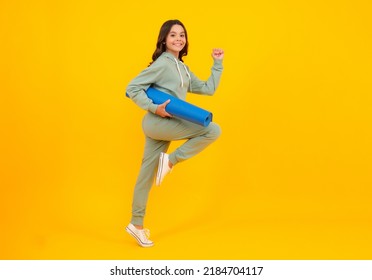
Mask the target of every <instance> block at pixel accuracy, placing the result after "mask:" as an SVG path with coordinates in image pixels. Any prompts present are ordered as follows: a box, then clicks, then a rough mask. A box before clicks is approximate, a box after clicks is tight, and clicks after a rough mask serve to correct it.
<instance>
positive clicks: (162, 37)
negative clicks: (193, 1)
mask: <svg viewBox="0 0 372 280" xmlns="http://www.w3.org/2000/svg"><path fill="white" fill-rule="evenodd" d="M176 24H178V25H181V26H182V28H183V30H185V38H186V44H185V46H184V47H183V49H182V50H181V51H180V53H179V55H178V59H179V60H181V61H182V62H183V60H182V57H183V56H186V55H187V51H188V49H189V40H188V38H187V31H186V28H185V26H184V25H183V23H182V22H181V21H179V20H178V19H172V20H168V21H166V22H164V23H163V25H162V26H161V28H160V32H159V36H158V41H157V42H156V49H155V51H154V54H153V55H152V62H151V63H150V65H151V64H152V63H153V62H154V61H155V60H157V59H158V57H159V56H160V55H161V54H162V53H163V52H165V51H166V46H165V41H166V39H167V36H168V34H169V32H170V31H171V29H172V26H173V25H176Z"/></svg>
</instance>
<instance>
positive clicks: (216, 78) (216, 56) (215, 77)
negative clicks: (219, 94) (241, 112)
mask: <svg viewBox="0 0 372 280" xmlns="http://www.w3.org/2000/svg"><path fill="white" fill-rule="evenodd" d="M212 57H213V61H214V63H213V66H212V69H211V75H210V76H209V78H208V80H206V81H202V80H200V79H199V78H198V77H196V76H195V75H194V74H193V73H192V72H190V76H191V84H190V87H189V91H190V92H192V93H199V94H205V95H213V94H214V92H215V91H216V89H217V86H218V84H219V82H220V78H221V74H222V70H223V66H222V60H223V57H224V51H223V50H222V49H213V52H212Z"/></svg>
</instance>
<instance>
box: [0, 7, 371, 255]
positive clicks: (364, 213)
mask: <svg viewBox="0 0 372 280" xmlns="http://www.w3.org/2000/svg"><path fill="white" fill-rule="evenodd" d="M242 3H243V2H241V1H227V2H226V1H210V0H207V1H195V0H190V1H179V2H163V3H162V4H160V2H154V1H148V0H145V1H72V0H67V1H17V0H15V1H5V0H2V1H1V9H0V28H1V30H0V63H1V64H0V65H1V68H0V71H1V72H0V91H1V102H0V104H1V108H0V109H1V111H0V117H1V118H0V123H1V140H0V141H1V142H0V144H1V145H0V151H1V156H0V164H1V166H0V172H1V173H0V174H1V177H0V178H1V182H0V183H1V197H0V213H1V224H0V227H1V228H0V258H1V259H371V258H372V224H371V222H372V221H371V215H372V207H371V205H372V203H371V202H372V201H371V197H372V190H371V186H372V175H371V174H372V162H371V160H372V147H371V140H372V137H371V136H372V132H371V121H372V110H371V108H372V97H371V93H372V79H371V77H372V70H371V69H372V67H371V65H372V52H371V50H372V40H371V38H372V31H371V30H372V22H371V12H372V9H371V6H370V4H369V1H366V0H364V1H362V0H354V1H343V0H342V1H324V0H315V1H305V3H303V2H301V1H294V0H287V1H272V0H264V1H251V2H247V3H245V4H244V6H241V5H242ZM173 18H178V19H180V20H181V21H183V23H184V24H185V25H186V28H187V30H188V33H189V43H190V48H189V56H188V57H186V58H185V62H186V63H187V64H188V65H189V66H190V68H191V69H192V71H193V72H194V73H195V74H197V75H198V76H199V77H200V78H207V77H208V75H209V71H210V70H209V69H210V67H211V65H212V59H211V57H210V53H211V49H212V48H213V47H221V48H224V49H225V60H224V66H225V70H224V73H223V77H222V81H221V85H220V87H219V88H218V91H217V93H216V94H215V96H213V97H201V96H189V99H188V100H189V101H190V102H193V103H195V104H196V105H199V106H201V107H204V108H206V109H208V110H211V111H213V113H214V120H215V121H216V122H218V123H219V124H220V125H221V127H222V130H223V134H222V136H221V138H220V139H219V140H218V141H217V142H216V143H214V144H213V145H212V146H210V147H209V148H208V149H206V150H205V151H204V152H203V153H201V154H200V155H198V156H196V157H195V158H193V159H191V160H189V161H187V162H184V163H182V164H180V165H178V166H177V167H176V168H175V170H174V171H173V172H172V174H171V175H169V177H167V178H166V179H165V181H164V184H163V185H162V186H161V187H160V188H154V189H153V190H152V191H151V195H150V201H149V206H148V215H147V217H146V226H147V227H149V228H150V229H151V232H152V239H153V240H154V241H155V242H156V245H155V247H153V248H151V249H143V248H140V247H138V246H137V245H136V243H135V242H134V240H132V238H131V237H130V236H128V235H127V233H125V231H124V227H125V225H126V224H127V223H128V222H129V219H130V211H131V199H132V191H133V186H134V183H135V180H136V177H137V174H138V170H139V166H140V162H141V157H142V151H143V144H144V141H143V134H142V131H141V119H142V116H143V114H144V112H143V111H142V110H141V109H140V108H139V107H137V106H136V105H135V104H134V103H133V102H131V101H130V100H129V99H127V98H125V97H124V91H125V88H126V85H127V84H128V82H129V81H130V80H131V79H132V78H134V77H135V76H136V75H137V74H138V73H139V72H140V71H141V70H142V69H144V68H145V67H146V66H147V65H148V63H149V62H150V60H151V55H152V53H153V51H154V48H155V43H156V39H157V35H158V31H159V28H160V26H161V24H162V23H163V22H164V21H165V20H168V19H173ZM179 144H180V143H177V142H175V143H173V144H172V146H171V150H172V149H174V148H175V147H176V146H177V145H179Z"/></svg>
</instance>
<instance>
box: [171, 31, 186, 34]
mask: <svg viewBox="0 0 372 280" xmlns="http://www.w3.org/2000/svg"><path fill="white" fill-rule="evenodd" d="M171 33H175V34H177V32H176V31H171V32H169V34H171ZM180 34H185V32H184V31H182V32H180Z"/></svg>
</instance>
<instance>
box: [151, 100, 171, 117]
mask: <svg viewBox="0 0 372 280" xmlns="http://www.w3.org/2000/svg"><path fill="white" fill-rule="evenodd" d="M169 102H171V101H170V99H168V100H167V101H165V102H164V103H163V104H160V105H159V106H158V108H156V111H155V114H157V115H158V116H160V117H162V118H166V117H169V118H171V117H172V115H171V114H169V113H168V112H167V111H165V107H166V106H167V105H168V103H169Z"/></svg>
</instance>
